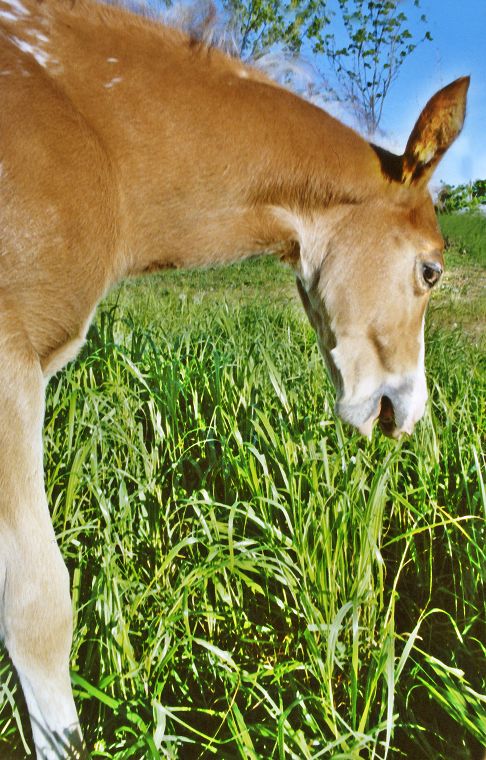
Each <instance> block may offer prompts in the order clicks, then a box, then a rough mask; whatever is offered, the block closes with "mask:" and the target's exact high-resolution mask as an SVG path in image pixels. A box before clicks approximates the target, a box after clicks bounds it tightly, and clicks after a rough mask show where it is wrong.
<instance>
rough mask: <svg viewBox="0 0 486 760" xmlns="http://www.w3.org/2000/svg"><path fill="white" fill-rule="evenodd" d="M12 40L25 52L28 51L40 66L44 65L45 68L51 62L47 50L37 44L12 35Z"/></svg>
mask: <svg viewBox="0 0 486 760" xmlns="http://www.w3.org/2000/svg"><path fill="white" fill-rule="evenodd" d="M11 40H12V42H13V43H14V44H15V45H17V47H18V48H19V50H21V51H22V52H23V53H27V55H31V56H32V58H34V59H35V60H36V61H37V63H38V64H39V65H40V66H43V67H44V68H45V67H46V66H47V64H48V63H49V56H48V55H47V53H46V52H45V50H42V49H41V48H40V47H38V46H36V45H32V44H31V43H30V42H27V41H26V40H22V39H20V37H11Z"/></svg>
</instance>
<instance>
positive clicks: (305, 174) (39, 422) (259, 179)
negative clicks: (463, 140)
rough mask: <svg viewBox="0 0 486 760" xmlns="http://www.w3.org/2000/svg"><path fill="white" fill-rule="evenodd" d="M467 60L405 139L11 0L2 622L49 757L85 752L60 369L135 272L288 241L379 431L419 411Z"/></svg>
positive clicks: (36, 3)
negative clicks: (49, 463) (75, 655)
mask: <svg viewBox="0 0 486 760" xmlns="http://www.w3.org/2000/svg"><path fill="white" fill-rule="evenodd" d="M468 85H469V78H467V77H463V78H461V79H457V80H456V81H454V82H452V84H449V85H448V86H446V87H444V88H443V89H441V90H440V91H439V92H437V93H436V94H435V95H434V96H433V97H432V98H431V99H430V100H429V102H428V103H427V104H426V106H425V108H424V110H423V111H422V113H421V115H420V116H419V118H418V121H417V122H416V124H415V127H414V128H413V130H412V132H411V135H410V137H409V139H408V142H407V144H406V148H405V151H404V153H403V155H395V154H392V153H390V152H388V151H386V150H384V149H382V148H380V147H378V146H376V145H374V144H371V143H369V142H367V141H366V140H365V139H363V138H362V137H360V136H359V135H358V134H357V133H355V132H354V131H353V130H352V129H350V128H349V127H347V126H345V125H344V124H342V123H340V122H339V121H337V120H336V119H334V118H333V117H332V116H330V115H329V114H327V113H326V112H325V111H324V110H321V109H320V108H318V107H317V106H316V105H313V104H312V103H310V102H308V101H306V100H304V99H302V98H300V97H298V96H297V95H296V94H294V93H292V92H290V91H289V90H288V89H286V88H284V87H282V86H279V85H278V84H276V83H275V82H274V81H272V80H271V79H269V78H268V77H267V76H266V75H265V74H264V73H262V72H261V71H259V70H258V69H256V68H252V67H250V66H248V65H245V64H243V63H242V62H241V61H240V60H239V59H237V58H234V57H231V56H229V55H227V54H226V53H224V52H223V51H222V50H220V49H218V48H217V47H213V46H210V45H207V44H205V43H204V42H203V41H201V40H198V39H196V38H194V37H193V36H191V35H188V34H186V33H184V32H183V31H181V30H177V29H174V28H167V27H165V26H164V25H162V24H161V23H160V22H159V21H157V20H155V19H151V18H147V17H143V16H141V15H137V14H134V13H131V12H129V11H128V10H127V9H124V8H122V7H117V6H115V5H112V6H106V5H102V4H98V3H96V2H95V1H94V0H73V1H72V2H67V1H66V0H0V102H1V104H2V105H1V109H0V352H1V361H0V399H1V405H0V535H1V542H0V547H1V550H0V584H1V585H0V599H1V603H0V631H1V636H2V639H3V641H4V644H5V646H6V648H7V650H8V652H9V655H10V657H11V660H12V662H13V664H14V666H15V668H16V671H17V673H18V676H19V679H20V683H21V686H22V689H23V693H24V695H25V700H26V703H27V708H28V711H29V716H30V720H31V726H32V734H33V742H34V745H35V750H36V753H37V757H38V758H47V759H49V760H52V759H56V760H58V759H59V758H66V757H68V756H69V757H72V756H73V754H74V755H75V756H82V755H83V753H84V752H85V749H83V739H82V732H81V728H80V725H79V721H78V716H77V712H76V707H75V704H74V700H73V696H72V691H71V683H70V675H69V654H70V646H71V636H72V610H71V601H70V591H69V585H70V584H69V577H68V573H67V570H66V567H65V565H64V562H63V559H62V557H61V554H60V551H59V549H58V546H57V543H56V538H55V534H54V531H53V528H52V524H51V520H50V515H49V508H48V504H47V499H46V495H45V489H44V478H43V444H42V426H43V416H44V395H45V389H46V384H47V382H48V380H49V378H50V377H51V376H52V375H53V374H55V373H56V372H58V371H59V370H60V369H61V368H62V367H63V366H64V365H65V364H66V363H67V362H69V361H70V360H72V359H73V358H74V357H75V356H76V354H77V352H78V351H79V349H80V347H81V346H82V344H83V342H84V340H85V336H86V331H87V329H88V326H89V324H90V322H91V320H92V317H93V313H94V311H95V308H96V305H97V304H98V302H99V301H100V300H101V299H102V298H103V296H104V294H105V293H106V292H107V290H108V289H109V288H110V287H111V286H112V285H113V284H114V283H116V282H118V281H119V280H121V279H122V278H124V277H128V276H131V275H140V274H142V273H145V272H152V271H154V270H162V269H164V268H169V267H200V266H206V265H215V264H225V263H227V262H231V261H235V260H239V259H243V258H245V257H247V256H249V255H255V254H267V255H275V256H278V257H279V258H280V259H282V261H283V262H285V263H286V264H287V265H289V266H290V267H292V268H293V270H294V272H295V275H296V282H297V288H298V291H299V294H300V297H301V299H302V302H303V306H304V309H305V311H306V313H307V315H308V317H309V320H310V323H311V325H312V327H313V328H314V330H315V332H316V335H317V341H318V344H319V348H320V351H321V353H322V355H323V357H324V360H325V362H326V364H327V367H328V369H329V373H330V376H331V378H332V381H333V384H334V386H335V389H336V411H337V414H338V415H339V416H340V417H341V418H342V420H344V421H345V422H347V423H349V424H350V425H352V426H354V427H355V428H357V429H358V430H359V431H360V432H361V433H362V434H363V435H367V436H370V435H371V434H372V430H373V426H374V425H375V423H377V425H378V426H379V427H380V428H381V430H382V431H383V433H384V434H385V435H387V436H391V437H395V438H399V437H400V436H401V435H403V434H405V433H408V434H410V433H412V431H413V428H414V425H415V423H416V422H417V421H418V420H419V419H420V417H421V416H422V414H423V412H424V407H425V403H426V398H427V390H426V380H425V370H424V337H423V333H424V315H425V311H426V307H427V303H428V300H429V296H430V293H431V290H432V289H433V288H434V286H435V285H436V283H437V282H438V281H439V279H440V277H441V274H442V271H443V268H444V260H443V247H444V242H443V239H442V237H441V234H440V232H439V229H438V225H437V222H436V218H435V214H434V208H433V204H432V200H431V197H430V194H429V191H428V189H427V185H428V181H429V179H430V177H431V174H432V172H433V170H434V169H435V167H436V165H437V163H438V161H439V160H440V158H441V157H442V155H443V154H444V152H445V151H446V150H447V149H448V148H449V146H450V145H451V143H452V142H453V141H454V139H455V138H456V137H457V135H458V134H459V132H460V131H461V128H462V125H463V122H464V117H465V107H466V93H467V89H468Z"/></svg>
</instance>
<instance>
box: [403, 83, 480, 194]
mask: <svg viewBox="0 0 486 760" xmlns="http://www.w3.org/2000/svg"><path fill="white" fill-rule="evenodd" d="M468 87H469V77H461V79H456V80H455V82H452V83H451V84H448V85H447V87H444V88H443V89H442V90H439V92H436V94H435V95H434V96H433V97H432V98H431V99H430V100H429V102H428V103H427V105H426V106H425V108H424V110H423V111H422V113H421V114H420V116H419V118H418V121H417V123H416V124H415V126H414V128H413V130H412V134H411V135H410V137H409V138H408V143H407V147H406V149H405V153H404V154H403V158H402V182H403V183H404V184H406V185H410V184H412V183H416V182H417V183H420V184H425V183H426V182H428V181H429V179H430V177H431V175H432V172H433V171H434V169H435V167H436V166H437V164H438V163H439V161H440V159H441V158H442V156H443V155H444V153H445V152H446V150H447V149H448V148H449V146H450V145H452V143H453V142H454V140H455V139H456V137H457V136H458V134H459V133H460V131H461V129H462V125H463V124H464V117H465V115H466V95H467V90H468Z"/></svg>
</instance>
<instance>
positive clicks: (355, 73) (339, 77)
mask: <svg viewBox="0 0 486 760" xmlns="http://www.w3.org/2000/svg"><path fill="white" fill-rule="evenodd" d="M338 4H339V15H340V16H341V19H342V23H343V26H344V35H343V42H344V44H342V45H340V44H337V42H336V37H335V36H334V35H332V34H328V35H327V37H326V40H325V45H324V44H322V43H321V41H317V42H316V44H315V45H314V50H315V52H323V53H325V55H326V57H327V60H328V61H329V62H330V64H331V67H332V69H333V71H334V74H335V78H336V82H337V93H338V95H339V96H340V99H342V100H344V101H345V102H346V103H347V105H348V107H350V108H351V109H352V111H353V113H354V115H355V117H356V120H357V121H358V124H359V125H360V126H361V128H362V129H363V130H364V131H365V133H366V134H367V135H373V134H375V132H376V131H377V129H378V125H379V123H380V120H381V116H382V113H383V105H384V102H385V98H386V96H387V94H388V92H389V90H390V87H391V85H392V84H393V82H394V81H395V79H396V78H397V76H398V73H399V71H400V68H401V66H402V65H403V63H404V62H405V61H406V60H407V58H409V56H410V55H411V54H412V53H413V51H414V50H415V48H416V47H417V45H418V44H419V42H420V41H423V40H426V39H427V40H430V39H431V35H430V32H428V31H425V32H424V34H423V36H420V35H419V36H418V37H417V36H414V35H413V34H412V32H411V31H410V28H409V26H410V25H409V18H408V16H407V14H406V13H405V11H404V6H405V5H406V3H404V2H401V0H384V1H383V0H380V1H376V0H338ZM408 5H409V6H412V3H408ZM411 9H412V10H415V11H418V9H419V0H414V2H413V6H412V7H411ZM419 21H420V22H421V23H422V24H425V23H426V21H427V19H426V17H425V16H424V15H423V14H422V15H420V18H419Z"/></svg>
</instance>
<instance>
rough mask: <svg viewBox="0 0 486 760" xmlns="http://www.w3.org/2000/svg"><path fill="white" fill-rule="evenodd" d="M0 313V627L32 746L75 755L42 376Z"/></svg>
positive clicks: (42, 752)
mask: <svg viewBox="0 0 486 760" xmlns="http://www.w3.org/2000/svg"><path fill="white" fill-rule="evenodd" d="M2 316H5V315H1V313H0V351H1V354H2V361H1V362H0V630H1V633H2V637H3V639H4V642H5V645H6V647H7V649H8V652H9V654H10V657H11V659H12V662H13V664H14V666H15V668H16V670H17V673H18V675H19V678H20V682H21V684H22V689H23V691H24V695H25V699H26V702H27V707H28V710H29V715H30V720H31V725H32V734H33V739H34V744H35V748H36V753H37V757H38V758H42V760H59V759H60V758H74V757H81V756H83V749H82V738H81V732H80V728H79V723H78V718H77V714H76V708H75V706H74V700H73V696H72V691H71V683H70V678H69V654H70V646H71V633H72V610H71V601H70V594H69V578H68V573H67V570H66V567H65V565H64V562H63V560H62V557H61V554H60V552H59V548H58V546H57V543H56V540H55V536H54V531H53V528H52V524H51V521H50V516H49V511H48V507H47V501H46V497H45V492H44V479H43V463H42V422H43V415H44V379H43V376H42V372H41V368H40V366H39V363H38V361H37V359H36V357H35V356H33V355H32V354H30V353H29V348H28V346H25V345H24V346H23V345H22V342H21V341H20V342H19V340H18V333H17V335H13V336H12V337H11V338H9V336H8V334H6V330H5V325H6V320H5V319H2Z"/></svg>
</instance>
